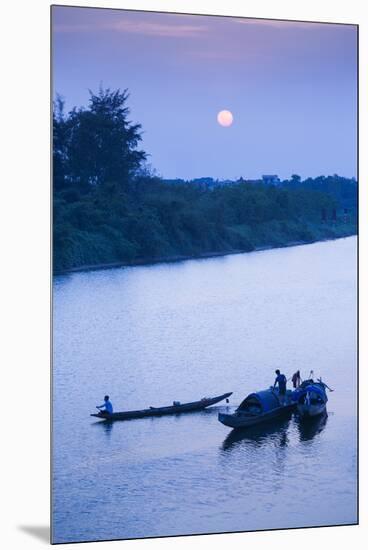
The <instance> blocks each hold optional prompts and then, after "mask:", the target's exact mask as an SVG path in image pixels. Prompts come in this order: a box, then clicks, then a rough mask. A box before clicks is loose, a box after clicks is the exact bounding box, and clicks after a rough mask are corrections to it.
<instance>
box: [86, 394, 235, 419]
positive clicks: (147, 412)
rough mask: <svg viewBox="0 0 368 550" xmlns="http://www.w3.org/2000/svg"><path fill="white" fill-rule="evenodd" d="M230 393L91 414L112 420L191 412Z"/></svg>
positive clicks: (203, 407) (218, 400)
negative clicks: (180, 402) (144, 407)
mask: <svg viewBox="0 0 368 550" xmlns="http://www.w3.org/2000/svg"><path fill="white" fill-rule="evenodd" d="M230 395H232V392H228V393H224V394H222V395H218V396H216V397H208V398H203V399H201V400H200V401H193V402H191V403H183V404H182V405H175V406H174V405H173V406H169V407H150V408H148V409H141V410H137V411H122V412H116V413H112V414H108V413H105V412H99V413H94V414H91V416H94V417H95V418H98V419H100V420H105V421H109V422H112V421H115V420H134V419H137V418H147V417H152V416H165V415H170V414H182V413H189V412H195V411H201V410H204V409H206V408H207V407H210V406H211V405H215V404H216V403H219V402H220V401H223V400H224V399H226V398H228V397H230Z"/></svg>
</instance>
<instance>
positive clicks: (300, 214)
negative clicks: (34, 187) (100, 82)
mask: <svg viewBox="0 0 368 550" xmlns="http://www.w3.org/2000/svg"><path fill="white" fill-rule="evenodd" d="M127 99H128V93H127V91H126V90H125V91H123V92H120V91H119V90H117V91H111V90H109V89H107V90H102V89H101V90H100V91H99V93H98V94H93V93H91V95H90V102H89V106H88V108H81V109H76V108H75V109H73V110H72V111H71V112H69V113H67V114H65V113H64V108H63V102H62V101H61V100H60V99H59V100H57V102H56V104H55V110H54V121H53V133H54V138H53V178H54V270H55V271H56V272H60V271H63V270H68V269H71V268H78V267H83V266H90V265H100V264H110V263H118V262H121V263H138V262H148V261H153V260H158V259H170V258H177V257H188V256H200V255H203V254H211V253H221V252H230V251H235V250H236V251H238V250H243V251H251V250H254V249H255V248H256V247H260V246H266V245H267V246H282V245H284V244H287V243H289V242H292V241H305V242H310V241H313V240H318V239H321V238H331V237H337V236H342V235H348V234H352V233H354V232H355V230H356V227H355V225H356V224H355V214H354V209H355V208H356V190H355V203H354V193H353V194H352V196H350V195H349V200H348V203H349V208H350V210H349V212H348V215H347V214H346V211H345V212H344V211H343V208H347V206H346V204H347V203H344V201H343V200H342V199H341V197H342V196H344V193H346V190H347V189H349V193H350V187H349V185H350V183H351V180H345V179H344V178H339V177H338V176H332V177H329V178H325V181H324V182H322V183H323V184H321V181H320V178H316V179H313V180H311V179H308V180H306V181H304V182H302V181H301V180H298V181H296V182H294V183H293V184H291V183H290V185H282V186H266V185H264V184H262V183H256V184H249V183H248V182H246V181H244V180H242V181H239V182H234V183H232V184H229V185H224V186H218V187H215V188H213V189H209V188H208V187H207V186H205V185H201V184H200V183H188V182H180V183H176V184H175V185H172V184H170V183H167V182H164V181H163V180H162V179H160V178H159V177H158V176H156V175H154V174H153V173H152V172H151V171H150V170H149V169H148V168H147V165H146V159H147V154H146V153H145V152H144V151H142V150H140V148H139V143H140V141H141V127H140V125H139V124H132V123H131V122H130V121H129V109H128V108H127V106H126V102H127ZM326 185H328V188H326ZM345 198H346V197H345ZM349 201H351V202H349ZM354 204H355V206H354ZM322 213H324V214H323V216H322Z"/></svg>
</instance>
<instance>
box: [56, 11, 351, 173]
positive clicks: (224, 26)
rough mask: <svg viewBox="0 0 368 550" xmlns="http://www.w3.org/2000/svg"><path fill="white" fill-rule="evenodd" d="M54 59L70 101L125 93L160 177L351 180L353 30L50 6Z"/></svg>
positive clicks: (59, 90)
mask: <svg viewBox="0 0 368 550" xmlns="http://www.w3.org/2000/svg"><path fill="white" fill-rule="evenodd" d="M53 55H54V58H53V69H54V83H53V84H54V92H55V93H59V94H60V95H62V96H63V97H64V98H65V100H66V105H67V108H68V109H69V108H71V107H73V106H74V105H76V106H82V105H87V103H88V97H89V94H88V89H89V88H90V89H92V90H93V91H98V88H99V85H100V83H102V84H103V86H104V87H110V88H112V89H115V88H121V89H124V88H128V89H129V92H130V94H131V95H130V98H129V106H130V108H131V115H130V119H131V120H132V121H133V122H139V123H141V124H142V127H143V131H144V133H143V142H142V148H143V149H144V150H145V151H147V152H148V153H149V154H150V155H151V156H150V157H149V162H150V163H151V164H152V166H153V167H155V168H156V169H157V171H158V172H159V173H160V174H161V175H162V176H164V177H167V178H176V177H183V178H195V177H202V176H212V177H214V178H220V179H223V178H231V179H233V178H238V177H240V176H243V177H244V178H256V177H260V176H261V175H262V174H278V175H279V176H280V177H282V178H284V177H289V176H290V175H291V174H292V173H298V174H300V175H301V176H302V177H307V176H317V175H321V174H325V175H327V174H333V173H337V174H340V175H342V176H348V177H352V176H356V146H357V144H356V120H357V113H356V109H357V93H356V73H357V64H356V27H355V26H352V25H330V24H316V23H297V22H281V21H272V20H269V21H268V20H263V21H262V20H255V19H253V20H252V19H236V18H223V17H209V16H189V15H170V14H162V13H144V12H135V11H130V12H129V11H124V10H103V9H93V8H70V7H54V8H53ZM222 109H228V110H230V111H231V112H232V113H233V116H234V122H233V124H232V126H230V127H228V128H224V127H221V126H220V125H219V124H218V122H217V119H216V117H217V113H218V112H219V111H220V110H222Z"/></svg>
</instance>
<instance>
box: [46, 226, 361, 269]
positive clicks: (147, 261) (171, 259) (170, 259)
mask: <svg viewBox="0 0 368 550" xmlns="http://www.w3.org/2000/svg"><path fill="white" fill-rule="evenodd" d="M334 229H335V231H336V230H337V229H339V231H337V234H336V235H334V236H326V237H321V238H315V239H309V240H291V241H286V242H284V243H267V244H262V245H259V246H254V247H253V248H252V249H251V250H244V249H232V250H222V251H210V252H203V253H200V254H176V255H170V256H162V257H158V258H153V257H152V258H135V259H134V260H130V261H117V262H106V263H96V264H85V265H80V266H76V267H72V268H69V269H64V270H60V271H55V272H54V275H66V274H68V273H79V272H81V271H95V270H99V269H113V268H117V267H135V266H143V265H154V264H162V263H175V262H182V261H186V260H204V259H206V258H216V257H222V256H229V255H233V254H245V253H250V252H261V251H264V250H272V249H277V248H288V247H292V246H302V245H306V244H313V243H315V242H323V241H333V240H336V239H344V238H346V237H351V236H354V235H356V231H352V228H351V227H350V228H348V227H345V229H346V231H345V232H344V231H342V229H341V227H339V226H335V227H334ZM349 229H350V230H349Z"/></svg>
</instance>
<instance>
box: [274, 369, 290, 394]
mask: <svg viewBox="0 0 368 550" xmlns="http://www.w3.org/2000/svg"><path fill="white" fill-rule="evenodd" d="M276 374H277V376H276V379H275V383H274V385H273V387H276V385H278V386H279V393H280V394H281V395H283V394H285V393H286V382H287V381H286V376H285V374H281V373H280V371H279V370H277V371H276Z"/></svg>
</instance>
